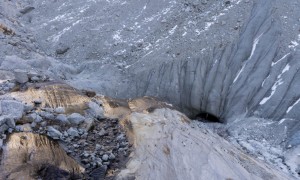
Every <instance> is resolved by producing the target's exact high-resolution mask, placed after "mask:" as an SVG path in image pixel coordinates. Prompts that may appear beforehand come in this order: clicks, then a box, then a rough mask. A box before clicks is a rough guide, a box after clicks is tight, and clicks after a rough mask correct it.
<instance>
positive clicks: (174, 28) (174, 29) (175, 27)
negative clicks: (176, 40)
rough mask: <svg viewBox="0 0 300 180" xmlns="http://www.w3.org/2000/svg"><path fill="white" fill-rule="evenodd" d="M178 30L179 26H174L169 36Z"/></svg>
mask: <svg viewBox="0 0 300 180" xmlns="http://www.w3.org/2000/svg"><path fill="white" fill-rule="evenodd" d="M176 29H177V25H176V26H174V27H173V28H172V29H171V30H170V31H169V34H170V35H172V34H174V33H175V31H176Z"/></svg>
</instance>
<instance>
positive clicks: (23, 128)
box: [16, 124, 32, 132]
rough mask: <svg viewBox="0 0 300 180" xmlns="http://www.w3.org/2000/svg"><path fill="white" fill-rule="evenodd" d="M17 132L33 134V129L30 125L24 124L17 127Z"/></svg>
mask: <svg viewBox="0 0 300 180" xmlns="http://www.w3.org/2000/svg"><path fill="white" fill-rule="evenodd" d="M16 130H17V131H21V132H31V131H32V128H31V125H30V124H23V125H18V126H16Z"/></svg>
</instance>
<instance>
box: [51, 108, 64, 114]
mask: <svg viewBox="0 0 300 180" xmlns="http://www.w3.org/2000/svg"><path fill="white" fill-rule="evenodd" d="M54 112H55V113H58V114H62V113H65V108H64V107H57V108H55V109H54Z"/></svg>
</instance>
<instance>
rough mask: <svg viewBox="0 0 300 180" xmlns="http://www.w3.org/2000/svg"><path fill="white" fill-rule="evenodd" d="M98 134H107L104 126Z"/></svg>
mask: <svg viewBox="0 0 300 180" xmlns="http://www.w3.org/2000/svg"><path fill="white" fill-rule="evenodd" d="M98 134H99V136H104V135H106V134H107V132H106V131H105V130H104V129H103V128H101V130H100V132H98Z"/></svg>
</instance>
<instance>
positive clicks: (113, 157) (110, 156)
mask: <svg viewBox="0 0 300 180" xmlns="http://www.w3.org/2000/svg"><path fill="white" fill-rule="evenodd" d="M108 158H109V159H110V160H114V159H116V156H115V155H114V154H113V153H110V154H109V157H108Z"/></svg>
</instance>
